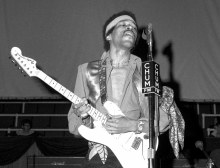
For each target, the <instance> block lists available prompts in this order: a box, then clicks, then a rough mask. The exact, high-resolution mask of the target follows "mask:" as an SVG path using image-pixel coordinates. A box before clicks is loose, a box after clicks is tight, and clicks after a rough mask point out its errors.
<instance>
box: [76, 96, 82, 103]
mask: <svg viewBox="0 0 220 168" xmlns="http://www.w3.org/2000/svg"><path fill="white" fill-rule="evenodd" d="M75 97H76V100H75V104H78V103H80V102H81V99H80V98H79V97H77V96H75Z"/></svg>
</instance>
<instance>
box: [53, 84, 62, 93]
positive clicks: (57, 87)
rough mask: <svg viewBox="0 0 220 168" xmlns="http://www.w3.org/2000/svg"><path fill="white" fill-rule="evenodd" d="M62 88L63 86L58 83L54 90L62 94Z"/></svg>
mask: <svg viewBox="0 0 220 168" xmlns="http://www.w3.org/2000/svg"><path fill="white" fill-rule="evenodd" d="M61 87H62V85H61V84H59V83H57V84H56V86H55V87H54V89H55V90H56V91H58V92H59V93H60V89H61Z"/></svg>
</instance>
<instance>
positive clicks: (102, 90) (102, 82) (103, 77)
mask: <svg viewBox="0 0 220 168" xmlns="http://www.w3.org/2000/svg"><path fill="white" fill-rule="evenodd" d="M99 86H100V96H101V102H102V105H103V104H104V103H105V102H106V101H107V91H106V60H104V61H103V63H102V64H101V63H100V67H99Z"/></svg>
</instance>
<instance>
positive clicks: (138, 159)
mask: <svg viewBox="0 0 220 168" xmlns="http://www.w3.org/2000/svg"><path fill="white" fill-rule="evenodd" d="M104 107H105V108H106V109H107V111H108V113H109V115H111V116H112V117H114V116H123V115H124V114H123V113H122V112H121V110H120V109H119V107H118V106H117V105H116V104H114V103H112V102H110V101H106V102H105V104H104ZM94 126H95V127H94V128H93V129H91V128H88V127H86V126H84V125H81V126H80V127H79V128H78V131H79V133H80V134H81V135H82V136H83V137H84V138H85V139H87V140H89V141H93V142H96V143H100V144H103V145H106V146H108V147H109V148H110V149H111V150H112V152H113V153H114V154H115V156H116V157H117V158H118V160H119V162H120V163H121V165H122V166H123V168H134V167H137V168H147V167H148V147H149V141H148V139H144V135H145V133H141V134H135V133H134V132H128V133H123V134H114V135H111V134H109V133H108V132H107V131H106V129H105V128H104V127H103V126H102V123H101V122H99V121H94ZM137 138H138V139H139V140H141V142H140V145H139V147H138V148H137V149H135V148H133V143H134V142H135V139H137Z"/></svg>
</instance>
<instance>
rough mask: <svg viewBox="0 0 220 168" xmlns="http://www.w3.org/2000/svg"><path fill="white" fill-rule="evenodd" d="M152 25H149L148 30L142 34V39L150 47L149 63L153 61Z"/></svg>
mask: <svg viewBox="0 0 220 168" xmlns="http://www.w3.org/2000/svg"><path fill="white" fill-rule="evenodd" d="M152 30H153V28H152V24H151V23H149V24H148V26H147V28H146V29H144V30H143V32H142V38H143V39H144V40H146V41H147V45H148V57H147V60H148V61H153V56H152Z"/></svg>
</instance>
